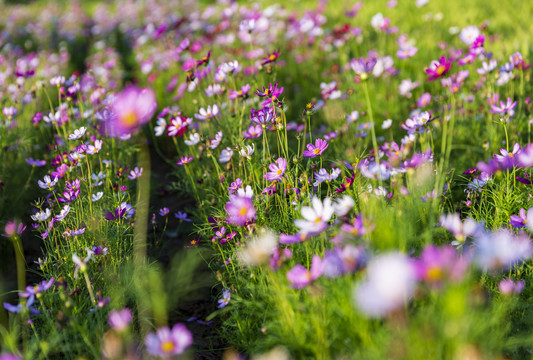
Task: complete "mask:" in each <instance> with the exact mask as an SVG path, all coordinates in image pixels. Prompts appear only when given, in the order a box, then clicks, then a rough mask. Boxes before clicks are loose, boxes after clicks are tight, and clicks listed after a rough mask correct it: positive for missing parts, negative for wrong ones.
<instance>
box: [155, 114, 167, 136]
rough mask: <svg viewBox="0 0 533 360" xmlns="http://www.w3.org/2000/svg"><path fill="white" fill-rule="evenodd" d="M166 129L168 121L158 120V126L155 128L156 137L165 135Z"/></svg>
mask: <svg viewBox="0 0 533 360" xmlns="http://www.w3.org/2000/svg"><path fill="white" fill-rule="evenodd" d="M166 128H167V122H166V120H165V119H162V118H159V119H157V126H156V127H154V132H155V136H161V135H163V133H164V132H165V129H166Z"/></svg>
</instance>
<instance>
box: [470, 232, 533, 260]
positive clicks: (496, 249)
mask: <svg viewBox="0 0 533 360" xmlns="http://www.w3.org/2000/svg"><path fill="white" fill-rule="evenodd" d="M474 245H475V247H474V261H475V262H476V263H477V264H478V265H479V267H481V268H482V269H483V270H500V269H501V270H506V269H508V268H509V267H511V266H513V265H514V264H518V263H521V262H522V261H524V260H527V259H529V257H530V256H531V253H532V246H531V240H530V239H529V236H527V235H526V234H523V233H521V234H518V235H515V234H513V233H512V232H510V231H509V230H499V231H496V232H493V233H486V232H485V233H482V234H481V235H480V236H478V237H476V239H475V241H474Z"/></svg>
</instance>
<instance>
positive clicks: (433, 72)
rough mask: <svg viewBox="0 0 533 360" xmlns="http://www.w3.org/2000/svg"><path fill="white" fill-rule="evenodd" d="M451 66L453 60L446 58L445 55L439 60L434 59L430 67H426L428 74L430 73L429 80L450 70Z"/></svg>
mask: <svg viewBox="0 0 533 360" xmlns="http://www.w3.org/2000/svg"><path fill="white" fill-rule="evenodd" d="M451 66H452V62H451V60H450V59H448V58H446V57H445V56H441V58H440V59H439V60H433V61H432V62H431V64H430V65H429V67H428V68H427V69H426V74H428V75H429V78H428V80H429V81H433V80H435V79H438V78H439V77H441V76H443V75H445V74H446V73H447V72H448V70H450V67H451Z"/></svg>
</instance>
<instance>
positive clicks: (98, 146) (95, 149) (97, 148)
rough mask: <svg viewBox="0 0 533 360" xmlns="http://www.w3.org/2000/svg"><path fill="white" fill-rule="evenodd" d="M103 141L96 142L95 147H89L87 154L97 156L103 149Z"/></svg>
mask: <svg viewBox="0 0 533 360" xmlns="http://www.w3.org/2000/svg"><path fill="white" fill-rule="evenodd" d="M102 143H103V142H102V140H95V141H94V145H88V146H87V151H86V153H87V154H88V155H94V154H97V153H98V152H99V151H100V150H101V149H102Z"/></svg>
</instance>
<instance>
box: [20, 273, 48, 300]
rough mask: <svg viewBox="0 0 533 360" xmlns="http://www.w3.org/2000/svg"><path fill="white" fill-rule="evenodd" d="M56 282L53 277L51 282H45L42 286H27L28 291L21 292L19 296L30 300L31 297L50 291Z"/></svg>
mask: <svg viewBox="0 0 533 360" xmlns="http://www.w3.org/2000/svg"><path fill="white" fill-rule="evenodd" d="M54 280H55V279H54V278H53V277H52V278H50V280H48V281H46V280H43V281H42V282H41V283H40V284H37V285H35V286H26V291H23V292H19V296H22V297H25V298H29V297H30V296H35V295H37V294H40V293H42V292H43V291H46V290H48V289H50V287H51V286H52V285H53V284H54Z"/></svg>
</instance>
